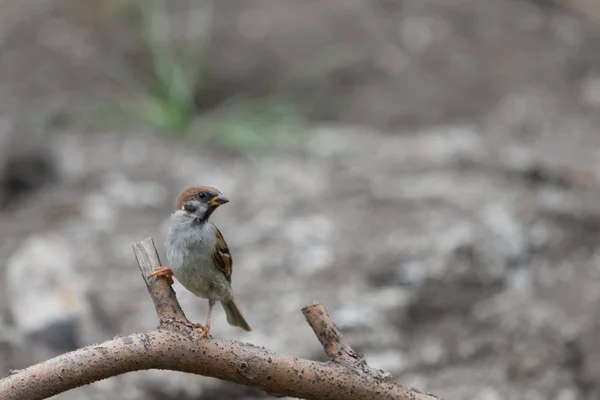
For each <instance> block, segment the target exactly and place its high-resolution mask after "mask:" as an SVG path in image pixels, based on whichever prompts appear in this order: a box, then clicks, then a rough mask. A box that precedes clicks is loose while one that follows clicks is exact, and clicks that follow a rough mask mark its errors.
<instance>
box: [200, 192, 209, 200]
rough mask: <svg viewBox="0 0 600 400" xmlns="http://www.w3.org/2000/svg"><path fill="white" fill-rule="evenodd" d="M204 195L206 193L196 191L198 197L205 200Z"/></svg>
mask: <svg viewBox="0 0 600 400" xmlns="http://www.w3.org/2000/svg"><path fill="white" fill-rule="evenodd" d="M206 197H207V194H206V193H204V192H200V193H198V198H199V199H200V200H206Z"/></svg>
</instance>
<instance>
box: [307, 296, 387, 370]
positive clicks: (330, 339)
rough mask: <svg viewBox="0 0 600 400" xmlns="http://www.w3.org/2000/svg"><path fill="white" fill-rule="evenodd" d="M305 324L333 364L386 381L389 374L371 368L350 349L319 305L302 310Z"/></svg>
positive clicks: (323, 308)
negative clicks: (308, 326)
mask: <svg viewBox="0 0 600 400" xmlns="http://www.w3.org/2000/svg"><path fill="white" fill-rule="evenodd" d="M302 314H304V318H306V322H308V324H309V325H310V327H311V328H312V330H313V332H314V333H315V335H316V336H317V338H318V339H319V342H321V345H322V346H323V350H324V351H325V354H327V356H328V357H329V359H330V360H331V361H333V362H337V363H340V364H342V365H345V366H346V367H348V368H352V369H353V370H355V371H356V372H358V373H362V374H367V375H371V376H373V377H376V378H377V379H388V378H390V374H389V373H387V372H385V371H382V370H378V369H374V368H371V367H369V366H368V365H367V362H366V360H365V358H364V356H363V355H362V354H359V353H357V352H356V351H354V350H353V349H352V347H350V345H349V344H348V342H347V341H346V339H344V336H342V333H341V332H340V330H339V329H338V328H337V326H335V324H334V323H333V321H332V320H331V317H330V316H329V313H328V312H327V310H326V309H325V307H324V306H323V305H321V304H312V305H310V306H306V307H304V308H303V309H302Z"/></svg>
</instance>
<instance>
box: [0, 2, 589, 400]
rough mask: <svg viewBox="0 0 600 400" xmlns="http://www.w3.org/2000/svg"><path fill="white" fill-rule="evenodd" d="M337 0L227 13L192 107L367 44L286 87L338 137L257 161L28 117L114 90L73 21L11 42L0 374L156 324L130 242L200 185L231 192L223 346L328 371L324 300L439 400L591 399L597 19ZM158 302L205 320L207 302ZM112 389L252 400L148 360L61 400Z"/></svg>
mask: <svg viewBox="0 0 600 400" xmlns="http://www.w3.org/2000/svg"><path fill="white" fill-rule="evenodd" d="M235 3H242V2H232V3H231V4H235ZM574 3H577V4H578V5H580V4H584V2H574ZM7 4H10V3H8V2H7ZM49 4H54V3H51V2H49ZM219 4H224V3H219ZM228 4H229V3H228ZM349 4H350V3H348V2H342V1H336V0H328V1H322V2H318V3H306V4H304V3H298V2H291V1H290V2H285V1H284V2H282V1H278V2H277V5H275V4H274V3H273V2H269V1H266V0H265V1H260V2H257V3H256V5H255V9H254V10H251V11H252V12H254V13H255V14H252V13H251V14H250V15H251V16H254V17H256V16H257V15H259V17H258V18H259V19H260V18H263V19H264V20H267V21H270V22H269V23H268V24H266V26H268V27H269V29H268V30H267V33H266V34H265V33H263V34H262V35H263V36H260V35H258V36H257V35H254V36H253V35H250V36H249V37H250V39H248V35H247V34H246V36H244V35H242V34H240V33H238V32H242V33H243V32H244V29H237V30H236V27H237V28H239V26H238V25H239V23H240V20H242V21H243V20H245V19H244V18H242V17H241V15H244V12H242V10H244V8H247V7H248V6H245V5H243V4H238V5H239V8H235V7H233V6H230V7H225V6H220V7H222V9H221V8H219V10H218V13H217V22H218V23H217V24H216V27H217V28H215V29H216V31H215V32H216V33H215V35H217V37H218V38H221V39H222V40H216V43H217V46H216V47H215V49H214V50H213V51H214V53H215V56H214V57H211V58H210V60H211V61H210V63H209V64H210V65H209V69H211V72H210V73H211V74H212V75H213V76H214V82H215V83H214V87H215V88H214V89H211V90H214V91H212V92H211V91H210V90H208V89H207V92H203V94H201V96H200V97H202V96H204V97H209V96H208V95H207V94H206V93H211V95H214V96H216V94H220V95H222V96H225V97H226V96H227V95H228V94H229V92H228V91H231V90H233V89H231V87H232V86H231V83H230V84H229V85H227V84H225V83H222V82H235V83H236V84H235V85H233V87H235V90H236V91H242V92H247V93H253V91H255V90H258V89H256V88H254V87H253V86H252V83H253V82H256V81H258V80H260V77H261V76H262V75H261V74H271V73H272V74H284V73H285V71H288V70H289V69H290V68H291V67H290V65H289V64H293V63H294V62H296V61H297V60H296V59H295V57H297V58H301V57H304V56H306V54H309V53H311V52H312V53H314V52H316V51H317V50H319V49H322V48H325V47H327V46H328V45H338V44H340V43H341V44H343V45H345V46H351V48H353V49H358V50H361V51H360V52H358V54H359V55H360V57H359V58H358V59H357V60H355V61H354V62H353V64H352V65H351V67H348V68H343V69H342V70H338V71H334V72H331V74H330V75H327V76H325V77H323V78H320V79H321V80H320V81H319V80H317V81H315V83H314V85H315V87H318V88H319V89H320V90H321V91H318V90H317V89H315V88H312V87H310V85H309V86H307V87H304V88H292V89H290V90H291V92H292V93H293V94H294V95H295V96H297V98H299V99H309V100H310V99H311V97H306V96H315V97H316V96H317V95H318V97H319V98H322V99H324V100H325V101H324V102H325V103H326V102H327V101H326V100H327V99H332V98H335V96H340V97H342V98H344V99H345V101H344V105H345V108H344V109H343V110H344V111H342V112H340V113H338V114H336V116H335V119H336V121H337V122H335V123H332V122H323V120H324V119H326V116H327V115H330V117H329V119H331V113H332V111H331V110H326V112H323V114H322V115H320V116H317V115H315V116H314V118H315V121H314V122H312V123H311V124H310V126H309V127H308V128H307V129H306V132H303V133H302V135H303V136H302V141H301V143H300V144H298V145H297V146H296V147H294V148H292V149H287V150H276V151H272V152H270V153H269V154H267V155H266V156H265V157H263V158H260V159H254V158H248V157H245V156H243V155H239V154H237V153H233V152H231V151H229V150H227V149H222V148H218V147H215V146H214V145H210V144H207V143H206V141H203V140H200V139H198V138H188V139H178V140H173V139H172V138H164V137H160V136H158V135H156V134H155V133H152V132H150V131H147V130H144V129H142V128H129V129H128V130H126V131H125V130H118V131H114V132H108V131H106V132H100V133H97V132H96V133H88V132H82V130H81V129H77V128H76V126H75V127H74V125H73V124H70V123H64V121H63V122H62V123H60V124H59V122H60V121H59V122H57V121H56V118H49V120H48V119H44V118H41V117H40V114H43V115H44V116H47V115H54V113H55V112H56V110H57V109H58V110H59V112H58V114H59V115H62V114H61V113H62V110H63V108H64V109H69V107H71V106H72V105H74V104H76V103H77V102H85V101H90V99H92V98H95V97H94V96H99V95H100V94H106V93H108V92H110V91H111V90H112V89H111V87H108V89H107V82H106V81H105V80H103V79H102V75H101V74H99V73H98V71H99V70H101V69H102V65H103V64H102V62H103V61H104V58H102V56H103V55H106V54H107V53H106V51H107V48H108V49H113V47H111V46H110V44H111V43H112V42H110V41H109V40H107V41H104V42H103V41H102V40H100V39H99V37H100V38H105V36H102V33H103V32H104V31H103V30H102V29H101V28H98V29H99V32H96V31H83V30H82V29H83V28H81V27H80V26H79V25H76V24H75V23H71V25H68V24H66V23H65V20H66V19H67V20H69V19H68V18H67V17H65V12H64V5H57V6H50V8H49V9H47V10H45V12H43V13H31V14H28V15H27V21H28V23H27V24H20V25H19V24H17V25H16V26H15V27H14V31H13V32H14V34H13V35H11V36H10V37H9V38H8V40H7V41H6V43H5V46H4V47H3V49H2V50H3V52H2V53H1V54H2V57H1V58H0V93H2V95H0V99H1V100H0V110H2V114H1V116H0V155H1V156H2V159H1V164H2V169H1V171H2V172H1V173H2V175H1V176H0V204H1V205H2V211H0V259H1V260H3V262H2V263H0V287H1V288H3V289H2V290H0V315H1V316H2V318H3V321H4V323H3V324H2V325H1V326H0V374H4V373H7V372H8V370H9V369H13V368H22V367H25V366H27V365H29V364H31V363H34V362H37V361H40V360H43V359H45V358H47V357H50V356H52V355H55V354H58V353H61V352H64V351H67V350H69V349H72V348H76V347H78V346H82V345H86V344H89V343H93V342H98V341H102V340H105V339H106V338H110V337H112V336H114V335H118V334H127V333H131V332H135V331H142V330H145V329H150V328H152V327H154V326H155V325H156V322H157V321H156V317H155V312H154V309H153V307H152V304H151V302H150V301H149V298H148V295H147V293H146V288H145V286H144V284H143V282H142V280H141V279H140V276H139V272H138V269H137V267H136V265H135V260H134V258H133V253H132V250H131V245H132V244H133V243H134V242H135V241H137V240H140V239H142V238H145V237H147V236H153V237H154V239H155V241H156V242H157V244H158V245H159V251H160V252H161V254H164V249H163V247H162V241H163V238H164V235H165V223H166V220H167V218H168V214H169V212H170V210H171V209H172V206H173V197H174V196H175V195H176V194H177V193H178V192H179V191H180V190H181V189H182V188H183V187H185V186H187V185H191V184H196V183H202V184H207V185H214V186H216V187H218V188H219V189H221V191H222V192H223V193H225V194H226V195H227V196H229V197H230V198H231V199H232V202H231V203H230V204H228V205H227V206H225V207H224V208H223V209H222V210H220V211H219V212H217V213H216V215H215V218H216V222H217V223H218V224H219V226H220V227H221V230H222V231H223V233H224V235H225V236H226V237H227V240H228V242H229V245H230V247H231V250H232V253H233V254H234V259H235V269H234V271H235V275H234V288H235V290H236V292H237V297H238V299H239V302H240V304H241V305H242V308H243V309H244V310H245V313H246V314H247V317H248V320H249V321H250V323H251V324H252V325H253V327H254V328H255V329H254V331H253V332H252V333H250V334H247V333H244V332H242V331H240V330H236V329H234V328H231V327H229V326H228V325H227V324H226V323H225V321H224V318H223V313H222V312H221V310H217V312H216V317H215V323H214V327H213V334H214V335H215V336H219V337H228V338H232V339H240V340H247V341H250V342H252V343H255V344H257V345H264V346H268V347H269V348H271V349H273V350H275V351H281V352H285V353H288V354H293V355H296V356H300V357H312V358H322V357H323V355H322V350H321V349H320V347H319V344H318V341H317V340H316V338H315V337H314V335H313V334H312V333H311V331H310V329H309V327H308V326H307V325H306V323H305V322H304V321H303V317H302V315H301V313H300V311H299V309H300V308H301V307H302V306H304V305H306V304H308V303H310V302H312V301H314V300H316V301H319V302H322V303H323V304H325V305H326V307H327V308H328V309H329V310H330V312H331V313H332V315H333V318H334V320H335V322H336V323H337V324H338V326H339V327H340V328H341V329H342V331H343V332H344V334H345V335H346V338H347V339H348V340H349V342H350V343H351V344H352V345H353V347H354V348H355V349H357V350H359V351H361V352H363V353H364V354H365V355H366V357H367V360H368V362H369V363H370V364H371V365H372V366H375V367H380V368H384V369H386V370H388V371H389V372H391V373H392V374H393V376H394V379H397V380H398V381H399V382H402V383H404V384H407V385H413V386H416V387H418V388H421V389H424V390H427V391H430V392H433V393H435V394H437V395H439V396H442V397H443V398H445V399H483V400H497V399H511V400H518V399H523V400H525V399H526V400H532V399H556V400H588V399H590V400H591V399H596V398H598V396H600V384H599V382H598V379H597V376H598V369H599V366H600V351H599V350H598V348H600V346H599V345H600V343H598V342H599V339H598V338H599V337H600V335H598V327H597V326H596V325H597V323H596V321H597V319H598V318H600V315H598V310H600V288H599V285H598V283H599V280H600V269H599V267H598V265H600V264H599V262H600V261H599V260H598V255H597V251H598V241H599V239H600V184H599V179H600V157H599V154H600V134H599V133H598V129H597V127H598V125H599V122H600V117H599V115H600V114H599V113H598V110H599V108H600V83H599V82H600V56H599V54H600V53H598V52H597V51H596V50H597V48H598V45H599V44H600V28H598V27H597V26H596V25H594V23H593V22H592V21H589V20H584V19H582V18H581V17H578V16H577V14H574V13H572V12H570V11H569V10H565V9H563V8H561V7H560V6H556V5H553V6H551V5H550V2H543V1H538V2H533V1H531V2H528V1H525V0H509V1H504V2H495V1H492V0H486V1H482V0H478V1H474V0H473V1H451V2H448V1H422V0H419V1H411V0H406V1H400V2H397V4H396V3H395V2H387V1H377V2H371V3H369V5H368V6H363V7H358V6H357V5H353V6H352V7H350V6H349ZM257 10H258V11H257ZM245 12H247V10H245ZM257 12H259V14H256V13H257ZM245 15H246V17H247V16H248V14H245ZM299 15H302V16H303V19H301V18H298V16H299ZM240 18H241V19H240ZM69 21H71V20H69ZM59 22H61V23H59ZM236 24H238V25H236ZM290 24H293V26H294V27H295V29H296V30H295V31H294V32H295V33H290V32H291V31H290V32H288V31H286V30H285V29H284V28H286V27H287V28H290ZM242 25H244V24H243V23H242ZM40 32H42V33H40ZM82 32H87V33H86V34H85V35H84V34H83V33H82ZM286 32H287V33H286ZM219 35H221V36H219ZM252 38H253V39H252ZM42 39H43V40H42ZM107 43H108V44H107ZM119 43H120V42H119ZM290 43H299V45H298V46H296V47H293V49H294V51H293V52H290ZM219 46H222V47H219ZM252 46H253V47H252ZM352 46H353V47H352ZM73 49H78V51H74V50H73ZM123 51H125V50H123ZM355 53H356V52H355ZM115 57H116V56H115ZM235 57H242V58H243V59H244V60H245V62H244V63H241V64H240V63H237V64H236V63H233V65H242V66H241V67H239V68H237V69H236V68H229V69H228V68H222V70H220V69H219V68H218V67H219V66H221V67H222V66H223V65H232V62H231V61H230V60H233V59H235ZM105 58H106V57H105ZM228 60H229V62H228ZM274 60H275V61H276V62H275V61H274ZM250 67H251V68H250ZM323 83H326V84H323ZM219 88H220V90H217V89H219ZM315 93H317V95H315ZM217 97H218V96H217ZM201 100H202V99H199V102H200V103H202V101H201ZM38 117H39V118H40V119H42V120H43V123H37V122H36V121H37V119H36V118H38ZM57 126H58V127H57ZM163 258H164V256H163ZM175 290H176V291H177V294H178V296H179V299H180V301H181V302H182V304H183V307H184V310H185V311H186V313H187V314H188V316H189V317H190V319H192V320H199V321H200V320H202V319H203V318H204V315H205V312H206V304H204V303H203V302H201V301H198V300H197V299H196V298H194V297H193V296H192V295H190V294H189V293H187V292H186V291H185V290H183V288H182V287H181V286H180V285H179V284H176V286H175ZM116 395H118V397H119V398H123V399H132V400H137V399H190V400H191V399H199V398H202V399H227V398H243V399H257V398H263V397H264V395H263V394H262V393H261V392H259V391H255V390H250V389H246V388H244V387H240V386H236V385H232V384H225V383H221V382H219V381H216V380H212V379H203V378H199V377H196V376H188V375H183V374H179V373H171V372H159V371H148V372H139V373H132V374H128V375H124V376H120V377H117V378H114V379H110V380H107V381H103V382H99V383H96V384H93V385H90V386H87V387H84V388H80V389H77V390H74V391H71V392H69V393H65V394H62V395H60V396H57V398H58V399H61V400H63V399H65V400H68V399H82V398H85V399H94V400H96V399H112V398H115V396H116Z"/></svg>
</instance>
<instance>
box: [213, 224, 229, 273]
mask: <svg viewBox="0 0 600 400" xmlns="http://www.w3.org/2000/svg"><path fill="white" fill-rule="evenodd" d="M212 258H213V262H214V263H215V267H217V268H218V269H219V270H220V271H221V272H223V274H224V275H225V277H226V278H227V281H229V283H231V272H232V266H233V260H232V258H231V253H230V252H229V247H228V246H227V242H225V239H224V238H223V234H221V231H219V229H217V246H216V248H215V252H214V253H213V255H212Z"/></svg>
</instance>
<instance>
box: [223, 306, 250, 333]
mask: <svg viewBox="0 0 600 400" xmlns="http://www.w3.org/2000/svg"><path fill="white" fill-rule="evenodd" d="M221 304H223V309H225V314H227V322H229V325H233V326H238V327H240V328H242V329H244V330H246V331H248V332H250V331H251V330H252V328H250V325H248V323H247V322H246V320H245V319H244V316H243V315H242V313H241V312H240V309H239V308H238V306H237V304H235V300H234V299H231V300H230V301H228V302H223V303H221Z"/></svg>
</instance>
